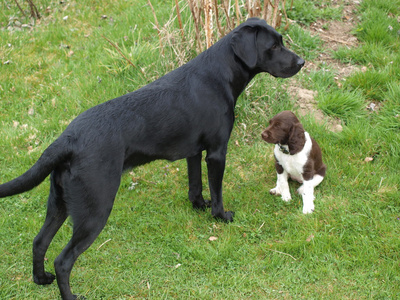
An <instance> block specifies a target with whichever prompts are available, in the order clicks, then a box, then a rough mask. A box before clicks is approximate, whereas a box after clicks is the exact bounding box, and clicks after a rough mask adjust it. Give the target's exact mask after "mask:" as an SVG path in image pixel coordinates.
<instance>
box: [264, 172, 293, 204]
mask: <svg viewBox="0 0 400 300" xmlns="http://www.w3.org/2000/svg"><path fill="white" fill-rule="evenodd" d="M276 174H277V179H276V187H274V188H273V189H271V190H270V191H269V193H270V194H271V195H276V196H279V195H281V196H282V200H283V201H286V202H287V201H290V200H291V199H292V197H291V195H290V190H289V183H288V178H289V174H288V173H287V172H286V171H285V170H283V172H282V173H276Z"/></svg>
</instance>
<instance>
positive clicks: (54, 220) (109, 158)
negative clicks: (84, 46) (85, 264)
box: [0, 18, 304, 299]
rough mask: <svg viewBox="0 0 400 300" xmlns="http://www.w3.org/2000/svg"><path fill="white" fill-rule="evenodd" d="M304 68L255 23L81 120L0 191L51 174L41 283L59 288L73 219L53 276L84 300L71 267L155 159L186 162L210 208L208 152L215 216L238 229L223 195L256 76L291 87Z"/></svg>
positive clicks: (36, 256)
mask: <svg viewBox="0 0 400 300" xmlns="http://www.w3.org/2000/svg"><path fill="white" fill-rule="evenodd" d="M303 65H304V60H303V59H302V58H300V57H299V56H297V55H296V54H294V53H293V52H291V51H289V50H288V49H286V48H285V47H284V46H283V43H282V36H281V35H280V34H279V33H278V32H276V31H275V30H274V29H273V28H272V27H271V26H268V25H267V23H266V22H265V21H264V20H260V19H257V18H252V19H249V20H247V21H246V22H245V23H243V24H241V25H240V26H238V27H237V28H235V29H234V30H233V31H232V32H230V33H229V34H227V35H226V36H225V37H224V38H222V39H221V40H220V41H218V42H217V43H216V44H214V45H213V46H211V47H210V48H209V49H208V50H206V51H204V52H203V53H201V54H200V55H198V56H197V57H196V58H194V59H193V60H191V61H189V62H188V63H187V64H185V65H183V66H181V67H180V68H178V69H176V70H174V71H172V72H170V73H168V74H166V75H165V76H163V77H161V78H159V79H158V80H156V81H154V82H152V83H150V84H148V85H146V86H144V87H142V88H140V89H139V90H137V91H135V92H132V93H129V94H126V95H124V96H121V97H118V98H115V99H113V100H110V101H107V102H105V103H102V104H100V105H97V106H95V107H93V108H91V109H89V110H87V111H85V112H83V113H82V114H81V115H79V116H78V117H77V118H76V119H75V120H73V121H72V122H71V124H70V125H69V126H68V127H67V129H66V130H65V131H64V132H63V133H62V134H61V136H60V137H59V138H58V139H57V140H56V141H55V142H53V143H52V144H51V145H50V146H49V147H48V148H47V149H46V150H45V151H44V152H43V154H42V156H41V157H40V158H39V160H38V161H37V162H36V163H35V164H34V165H33V166H32V167H31V168H30V169H29V170H28V171H26V172H25V173H24V174H23V175H21V176H20V177H18V178H15V179H13V180H11V181H10V182H7V183H5V184H2V185H0V197H6V196H11V195H15V194H18V193H22V192H25V191H28V190H30V189H32V188H33V187H35V186H37V185H38V184H40V183H41V182H42V181H43V180H44V179H45V178H46V177H47V176H48V175H49V174H51V176H50V181H51V186H50V194H49V198H48V204H47V215H46V220H45V222H44V225H43V227H42V229H41V230H40V232H39V234H38V235H37V236H36V238H35V239H34V241H33V278H34V281H35V282H36V283H37V284H50V283H51V282H53V280H54V279H55V276H54V275H52V274H50V273H47V272H45V270H44V263H43V261H44V256H45V253H46V251H47V248H48V246H49V244H50V242H51V240H52V239H53V237H54V235H55V234H56V232H57V231H58V229H59V228H60V226H61V225H62V224H63V222H64V221H65V220H66V218H67V216H68V215H69V216H71V218H72V221H73V224H74V227H73V235H72V238H71V240H70V241H69V243H68V244H67V246H66V247H65V248H64V250H63V251H62V252H61V254H60V255H59V256H58V257H57V258H56V259H55V261H54V267H55V271H56V278H57V283H58V287H59V289H60V292H61V296H62V298H63V299H76V296H75V295H73V294H72V293H71V289H70V284H69V277H70V273H71V270H72V267H73V265H74V263H75V261H76V259H77V258H78V256H79V255H80V254H82V253H83V252H84V251H85V250H86V249H87V248H88V247H89V246H90V245H91V244H92V243H93V241H94V240H95V239H96V237H97V236H98V235H99V233H100V232H101V230H102V229H103V227H104V225H105V224H106V221H107V219H108V216H109V214H110V212H111V209H112V206H113V203H114V198H115V195H116V193H117V190H118V187H119V184H120V179H121V175H122V173H123V172H124V170H126V169H130V168H132V167H135V166H139V165H143V164H145V163H148V162H151V161H153V160H156V159H167V160H171V161H174V160H178V159H182V158H186V160H187V165H188V176H189V199H190V201H191V202H192V204H193V207H194V208H200V209H202V208H205V207H206V206H209V203H208V202H209V201H205V200H204V199H203V196H202V180H201V159H202V151H204V150H205V151H206V152H207V156H206V162H207V169H208V182H209V186H210V193H211V213H212V215H213V216H214V217H216V218H219V219H223V220H226V221H232V217H233V213H232V212H230V211H225V210H224V206H223V203H222V188H221V187H222V178H223V175H224V169H225V156H226V152H227V145H228V140H229V137H230V134H231V130H232V127H233V123H234V120H235V114H234V109H235V104H236V100H237V98H238V96H239V95H240V93H241V92H242V91H243V90H244V88H245V87H246V85H247V84H248V83H249V82H250V80H251V79H252V78H253V77H254V76H255V75H256V74H257V73H260V72H268V73H270V74H271V75H273V76H275V77H284V78H285V77H290V76H293V75H295V74H296V73H297V72H298V71H299V70H300V69H301V68H302V66H303Z"/></svg>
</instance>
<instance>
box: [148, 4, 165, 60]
mask: <svg viewBox="0 0 400 300" xmlns="http://www.w3.org/2000/svg"><path fill="white" fill-rule="evenodd" d="M147 2H148V4H149V6H150V8H151V11H152V12H153V16H154V20H155V22H156V29H157V33H158V39H159V41H160V49H161V55H162V56H164V55H165V53H164V47H163V43H162V37H161V30H160V25H159V24H158V20H157V15H156V12H155V11H154V7H153V5H152V4H151V2H150V0H147Z"/></svg>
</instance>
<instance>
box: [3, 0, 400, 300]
mask: <svg viewBox="0 0 400 300" xmlns="http://www.w3.org/2000/svg"><path fill="white" fill-rule="evenodd" d="M18 2H20V4H21V5H25V6H27V4H26V2H23V1H18ZM33 2H34V3H36V4H37V6H38V9H39V11H40V13H41V15H42V18H41V19H40V20H36V21H34V20H32V19H29V18H25V17H23V16H22V13H21V12H20V10H19V9H18V8H17V6H16V4H15V1H11V0H4V1H2V2H1V3H0V140H1V143H0V182H6V181H8V180H11V179H12V178H14V177H16V176H18V175H20V174H21V173H23V172H24V171H25V170H27V169H28V168H29V167H30V166H31V165H32V164H33V163H34V162H35V161H36V160H37V159H38V157H39V156H40V154H41V153H42V152H43V150H44V149H45V148H46V147H47V146H48V145H49V144H50V143H51V142H52V141H54V140H55V139H56V138H57V136H58V135H59V134H60V133H61V132H62V131H63V130H64V129H65V128H66V126H67V124H68V123H69V122H70V121H71V120H72V119H73V118H75V117H76V116H77V115H79V114H80V113H81V112H83V111H85V110H86V109H88V108H90V107H92V106H94V105H96V104H99V103H102V102H104V101H106V100H108V99H112V98H115V97H117V96H120V95H122V94H125V93H127V92H129V91H133V90H136V89H138V88H139V87H141V86H143V85H145V84H147V83H149V82H151V81H153V80H154V79H156V78H158V77H160V76H162V75H163V74H165V73H167V72H168V71H170V70H172V69H174V68H175V67H177V66H178V64H179V60H178V59H175V56H177V55H178V54H180V55H181V54H182V53H178V52H177V51H176V50H177V48H176V45H174V46H170V45H169V44H168V43H165V49H164V50H165V53H164V55H161V54H160V48H159V37H158V34H157V30H156V29H155V28H154V23H155V21H154V16H153V13H152V10H151V9H150V7H149V6H148V4H147V1H139V0H130V1H125V0H119V1H117V0H111V1H98V0H91V1H89V0H85V1H75V0H71V1H69V0H67V1H54V0H34V1H33ZM332 2H333V3H332ZM352 2H353V1H352ZM360 2H361V3H360V4H359V5H357V6H355V7H354V9H355V11H354V12H353V13H354V16H355V17H356V19H357V22H356V24H355V27H354V29H353V32H352V33H353V35H354V36H355V37H357V39H358V42H357V45H356V46H354V47H349V46H346V45H343V47H340V48H339V49H337V50H335V51H333V50H331V49H329V48H326V46H325V44H324V43H323V42H322V40H321V39H320V38H319V37H318V36H315V35H314V34H312V33H311V31H310V25H311V24H312V23H313V22H315V21H317V20H321V19H323V20H339V21H340V20H343V18H344V17H345V16H344V14H343V8H344V6H345V5H347V4H348V1H325V0H315V1H306V0H294V4H293V8H292V9H291V10H288V16H289V18H290V19H292V20H295V21H297V23H296V24H292V25H291V26H289V28H288V30H287V31H284V30H283V29H279V31H280V32H282V34H283V35H284V40H285V43H286V44H288V45H289V47H290V48H291V49H293V50H295V51H296V52H297V53H298V54H299V55H301V56H303V57H304V58H305V59H306V60H307V64H309V63H310V62H317V61H318V63H315V64H314V65H315V66H316V67H315V68H312V69H308V70H307V71H301V72H300V73H299V74H298V75H296V76H295V81H296V85H297V86H299V87H300V86H301V87H302V88H306V89H309V90H313V91H316V92H317V93H316V95H317V96H316V97H315V100H316V102H317V105H318V108H319V109H320V110H321V111H322V112H323V113H324V116H325V117H326V119H327V120H328V118H336V119H338V120H340V122H341V124H342V127H343V131H341V132H336V133H335V132H331V131H330V130H328V129H327V127H326V126H323V125H321V124H320V123H318V122H316V120H315V119H314V117H313V115H312V114H309V115H306V116H304V117H302V118H301V121H302V123H303V125H304V126H305V128H306V130H307V131H308V132H310V134H311V136H313V137H314V138H315V139H316V140H317V141H318V143H319V144H320V146H321V148H322V151H323V159H324V162H325V163H326V165H327V166H328V172H327V176H326V178H325V180H324V181H323V182H322V184H321V185H320V186H318V187H317V189H316V201H315V212H314V213H313V214H311V215H303V214H302V212H301V208H302V201H301V197H300V196H299V195H296V194H295V190H296V189H297V188H298V185H297V184H296V183H294V182H292V183H291V184H290V187H291V191H292V196H293V200H292V201H291V202H289V203H285V202H283V201H282V200H281V199H279V198H275V197H273V196H271V195H270V194H269V190H270V189H271V188H272V187H274V184H275V180H276V175H275V169H274V159H273V154H272V151H273V147H272V146H271V145H268V144H266V143H265V142H263V141H262V140H261V132H262V130H263V129H264V128H265V127H266V126H267V122H268V120H269V119H270V118H271V117H272V116H273V115H274V114H276V113H278V112H280V111H281V110H284V109H291V110H294V111H298V109H299V107H298V103H297V102H296V100H297V99H296V95H293V94H291V93H289V92H288V85H289V84H290V83H291V82H292V81H290V80H283V79H275V78H273V77H272V76H270V75H268V74H260V75H258V76H257V77H256V78H255V79H254V80H253V81H252V82H251V84H250V86H249V87H248V88H247V89H246V91H245V92H244V93H243V94H242V96H241V97H240V99H239V100H238V104H237V107H236V124H235V127H234V130H233V132H232V137H231V140H230V144H229V148H228V156H227V167H226V171H225V176H224V186H223V188H224V204H225V208H226V209H229V210H233V211H235V212H236V215H235V220H234V222H233V223H230V224H226V223H221V222H218V221H216V220H215V219H214V218H212V217H211V214H210V211H209V210H207V211H206V212H198V211H194V210H193V209H192V208H191V204H190V203H189V201H188V199H187V183H188V182H187V175H186V174H187V170H186V163H185V161H177V162H167V161H157V162H153V163H151V164H148V165H145V166H141V167H139V168H136V169H134V170H132V171H131V172H128V173H126V174H125V175H124V176H123V178H122V183H121V187H120V189H119V192H118V195H117V198H116V202H115V206H114V209H113V212H112V214H111V217H110V218H109V221H108V223H107V225H106V227H105V229H104V230H103V232H102V233H101V234H100V236H99V237H98V238H97V240H96V241H95V243H94V244H93V245H92V246H91V247H90V248H89V249H88V250H87V251H86V252H85V253H84V254H83V255H82V256H80V257H79V259H78V261H77V263H76V264H75V267H74V269H73V270H72V275H71V286H72V290H73V292H74V293H78V294H80V295H83V296H85V297H87V298H88V299H299V298H304V299H397V298H398V297H399V296H398V295H400V264H399V262H400V254H399V249H400V192H399V185H400V176H399V171H398V170H399V169H400V134H399V133H400V52H399V49H400V11H399V7H400V0H385V1H381V0H363V1H360ZM180 3H181V6H182V7H184V3H185V2H184V1H182V2H180ZM152 4H153V6H154V9H155V12H156V15H157V19H158V22H159V23H160V24H161V25H162V24H166V23H168V22H169V20H170V19H171V15H173V13H174V9H175V4H174V3H173V2H171V1H161V0H153V1H152ZM25 6H24V8H25V9H26V12H27V7H25ZM183 17H186V18H187V17H188V14H187V13H186V14H185V12H183ZM170 26H171V27H174V28H178V22H177V20H176V19H174V20H173V22H171V24H170ZM166 40H167V39H166ZM166 40H164V41H166ZM169 40H171V39H169ZM189 46H190V45H189ZM174 47H175V48H174ZM193 52H194V50H193V51H187V52H185V53H184V59H189V57H190V56H193ZM121 53H122V54H123V55H124V56H125V58H124V57H123V56H122V55H121ZM321 53H325V54H329V56H330V57H331V58H332V59H333V58H334V59H335V62H336V63H339V64H347V65H348V64H350V65H353V66H354V67H356V71H354V72H352V73H351V74H350V75H348V76H346V77H345V78H342V80H341V82H340V84H338V82H337V79H335V66H334V65H333V64H332V65H330V62H332V61H333V60H329V62H328V63H327V64H324V63H321V61H320V60H319V57H320V54H321ZM186 56H187V57H186ZM180 58H182V55H181V56H180ZM128 60H129V62H130V63H129V62H128ZM371 103H373V107H374V109H373V110H368V109H367V106H369V107H371ZM366 158H367V159H366ZM203 173H204V177H203V178H204V180H203V181H204V182H203V183H204V187H205V196H206V197H207V198H209V195H208V189H207V185H206V180H205V178H206V177H205V176H206V174H207V173H206V167H205V164H204V165H203ZM48 190H49V183H48V180H46V181H45V182H44V183H42V184H41V185H40V186H38V187H37V188H35V189H34V190H32V191H30V192H27V193H24V194H21V195H17V196H13V197H8V198H4V199H1V200H0V236H1V239H0V253H2V254H1V260H0V298H1V299H57V298H59V291H58V288H57V285H56V284H55V283H53V284H52V285H49V286H37V285H35V284H34V283H33V280H32V275H31V267H32V263H31V261H32V254H31V252H32V250H31V247H32V240H33V238H34V237H35V236H36V234H37V233H38V232H39V230H40V228H41V226H42V223H43V221H44V216H45V212H46V199H47V194H48ZM71 232H72V224H71V223H70V222H69V221H67V222H66V223H65V224H64V225H63V227H62V228H61V229H60V231H59V232H58V234H57V235H56V237H55V239H54V240H53V243H52V244H51V245H50V248H49V250H48V252H47V260H46V266H47V271H50V272H54V267H53V261H54V259H55V258H56V257H57V255H58V254H59V253H60V251H61V250H62V249H63V247H64V246H65V245H66V243H67V242H68V241H69V238H70V236H71Z"/></svg>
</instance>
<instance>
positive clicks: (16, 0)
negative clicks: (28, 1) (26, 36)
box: [14, 0, 26, 17]
mask: <svg viewBox="0 0 400 300" xmlns="http://www.w3.org/2000/svg"><path fill="white" fill-rule="evenodd" d="M14 1H15V3H16V4H17V6H18V8H19V10H20V11H21V12H22V14H23V16H24V17H26V15H25V13H24V10H23V9H22V8H21V6H20V5H19V3H18V2H17V0H14Z"/></svg>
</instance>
